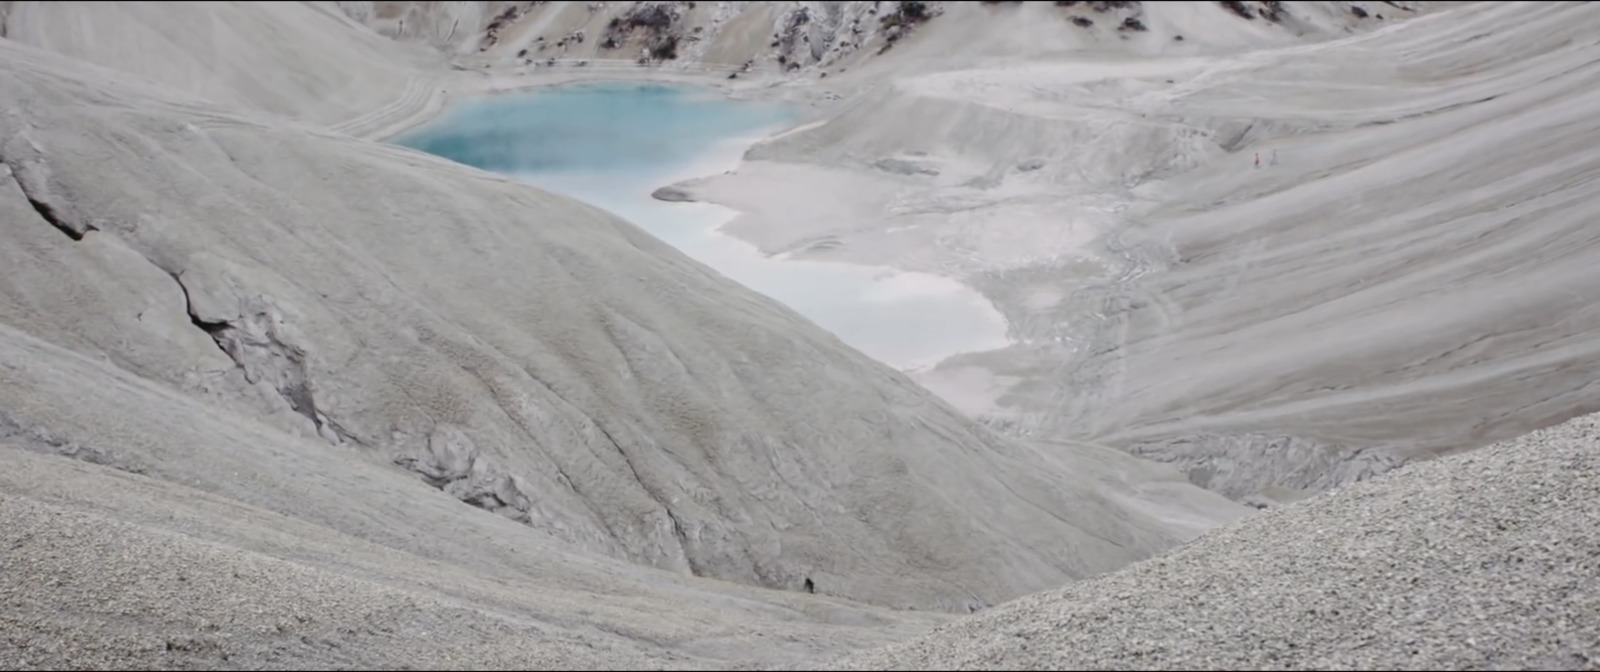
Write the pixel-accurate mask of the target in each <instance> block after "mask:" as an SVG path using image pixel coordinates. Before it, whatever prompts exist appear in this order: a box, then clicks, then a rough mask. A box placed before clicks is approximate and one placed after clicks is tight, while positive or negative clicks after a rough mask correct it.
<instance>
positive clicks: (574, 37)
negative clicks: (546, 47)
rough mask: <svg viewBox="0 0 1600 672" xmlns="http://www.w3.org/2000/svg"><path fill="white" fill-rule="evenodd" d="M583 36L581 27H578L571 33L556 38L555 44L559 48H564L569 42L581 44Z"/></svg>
mask: <svg viewBox="0 0 1600 672" xmlns="http://www.w3.org/2000/svg"><path fill="white" fill-rule="evenodd" d="M584 37H585V36H584V34H583V29H581V28H580V29H578V30H574V31H572V34H570V35H568V36H566V37H563V38H561V39H559V40H556V46H557V47H559V48H565V47H566V46H567V45H569V44H583V40H584ZM541 48H543V47H541Z"/></svg>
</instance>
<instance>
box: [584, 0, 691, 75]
mask: <svg viewBox="0 0 1600 672" xmlns="http://www.w3.org/2000/svg"><path fill="white" fill-rule="evenodd" d="M693 4H694V3H681V2H641V3H639V4H637V5H634V6H633V7H631V8H629V9H628V11H626V12H624V13H623V14H622V15H621V16H617V17H613V18H612V19H611V21H610V22H609V23H607V24H606V32H605V35H604V37H602V38H601V41H600V47H601V48H603V49H620V48H621V47H622V46H623V45H624V44H626V43H627V42H628V40H629V39H630V38H632V37H633V35H634V34H635V33H638V32H640V31H642V32H644V33H645V34H646V38H645V43H644V50H643V53H642V54H641V55H640V57H639V60H640V62H648V61H651V60H656V61H669V60H672V59H674V58H677V57H678V45H679V43H680V42H681V41H682V40H683V39H684V37H683V34H682V32H683V31H682V30H680V28H679V23H680V22H681V21H682V20H683V17H684V14H685V13H686V12H685V10H686V9H687V8H689V7H692V6H693Z"/></svg>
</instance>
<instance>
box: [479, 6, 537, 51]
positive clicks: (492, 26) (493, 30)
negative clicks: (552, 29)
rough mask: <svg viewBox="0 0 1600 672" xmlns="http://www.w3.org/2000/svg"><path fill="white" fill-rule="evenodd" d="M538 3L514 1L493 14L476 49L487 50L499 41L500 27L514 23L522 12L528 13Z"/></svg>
mask: <svg viewBox="0 0 1600 672" xmlns="http://www.w3.org/2000/svg"><path fill="white" fill-rule="evenodd" d="M539 4H540V3H537V2H533V3H515V4H512V5H511V6H509V7H506V8H505V10H504V11H502V12H500V13H499V14H497V15H495V17H494V18H493V19H490V20H489V27H488V28H486V29H484V31H483V40H482V41H481V42H479V43H478V51H479V52H484V51H488V50H489V47H492V46H494V45H495V44H496V43H498V42H499V41H500V29H502V28H504V27H506V26H509V25H511V24H512V23H515V22H516V20H517V19H520V18H522V15H523V14H526V13H528V11H529V10H531V9H533V8H534V7H535V6H538V5H539Z"/></svg>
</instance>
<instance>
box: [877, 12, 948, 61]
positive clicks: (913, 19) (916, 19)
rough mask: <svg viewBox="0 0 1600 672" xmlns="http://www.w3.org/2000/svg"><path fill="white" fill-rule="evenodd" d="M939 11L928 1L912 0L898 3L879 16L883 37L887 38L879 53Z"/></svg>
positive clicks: (936, 14) (886, 49)
mask: <svg viewBox="0 0 1600 672" xmlns="http://www.w3.org/2000/svg"><path fill="white" fill-rule="evenodd" d="M939 13H940V12H939V11H938V10H937V9H934V8H932V7H930V6H929V5H928V3H926V2H917V1H915V0H912V1H910V2H900V3H896V5H895V8H894V11H892V12H889V13H888V14H884V15H883V16H881V17H879V18H878V23H879V24H880V25H881V26H882V27H883V39H884V40H885V43H884V45H883V48H882V49H879V50H878V53H880V54H881V53H883V52H886V51H888V50H889V49H890V48H891V47H893V46H894V43H896V42H899V41H900V39H901V38H903V37H905V36H907V35H910V34H911V31H912V30H913V29H915V28H916V27H917V26H919V25H921V24H923V23H925V22H926V21H927V20H928V19H931V18H933V17H935V16H938V15H939Z"/></svg>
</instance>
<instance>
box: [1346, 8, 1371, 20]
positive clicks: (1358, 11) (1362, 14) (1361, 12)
mask: <svg viewBox="0 0 1600 672" xmlns="http://www.w3.org/2000/svg"><path fill="white" fill-rule="evenodd" d="M1350 13H1351V14H1354V15H1356V18H1358V19H1365V18H1367V17H1368V16H1370V15H1369V14H1367V10H1365V9H1362V8H1361V6H1360V5H1350Z"/></svg>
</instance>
